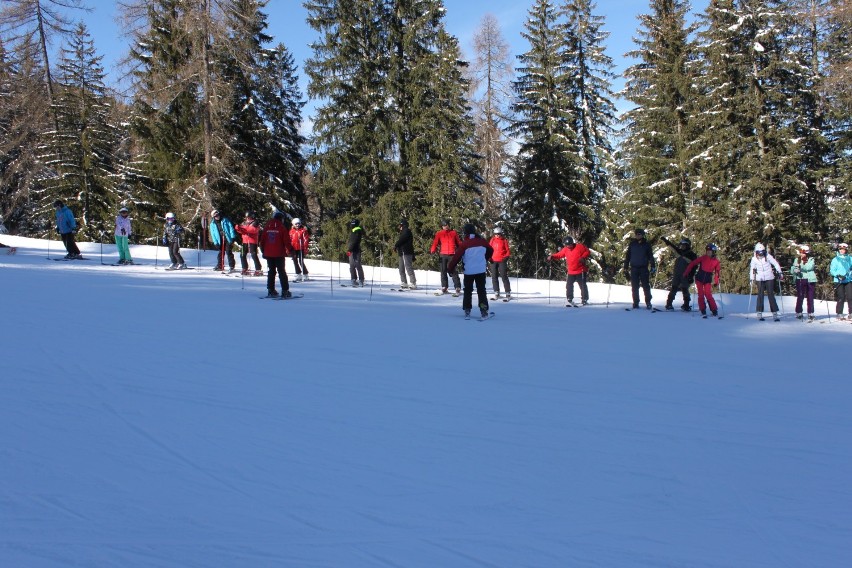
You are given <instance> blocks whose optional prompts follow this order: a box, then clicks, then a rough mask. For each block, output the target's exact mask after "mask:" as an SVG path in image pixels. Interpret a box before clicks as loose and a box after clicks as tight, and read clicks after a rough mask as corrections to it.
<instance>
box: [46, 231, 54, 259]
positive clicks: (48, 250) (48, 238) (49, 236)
mask: <svg viewBox="0 0 852 568" xmlns="http://www.w3.org/2000/svg"><path fill="white" fill-rule="evenodd" d="M52 240H53V238H52V237H51V235H50V233H47V260H50V241H52Z"/></svg>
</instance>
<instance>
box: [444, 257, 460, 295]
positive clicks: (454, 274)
mask: <svg viewBox="0 0 852 568" xmlns="http://www.w3.org/2000/svg"><path fill="white" fill-rule="evenodd" d="M452 259H453V255H451V254H442V255H441V288H443V289H445V290H446V289H447V288H449V286H450V279H449V278H448V276H447V275H449V276H452V278H453V286H455V288H456V290H461V280H460V279H459V273H458V272H457V271H455V270H453V271H452V272H450V271H449V270H447V265H448V264H450V261H451V260H452Z"/></svg>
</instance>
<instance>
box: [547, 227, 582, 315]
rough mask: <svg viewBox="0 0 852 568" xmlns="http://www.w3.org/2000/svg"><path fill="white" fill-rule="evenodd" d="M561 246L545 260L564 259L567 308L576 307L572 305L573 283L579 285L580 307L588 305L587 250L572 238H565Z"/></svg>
mask: <svg viewBox="0 0 852 568" xmlns="http://www.w3.org/2000/svg"><path fill="white" fill-rule="evenodd" d="M562 244H564V245H565V246H564V247H562V249H561V250H560V251H559V252H557V253H555V254H552V255H550V256H549V257H547V260H556V259H557V258H564V259H565V271H566V272H567V277H566V279H567V280H566V283H565V296H566V297H567V298H568V304H566V307H568V306H576V304H575V303H574V283H575V282H576V283H577V284H579V285H580V299H581V301H582V302H583V304H582V305H584V306H585V305H588V303H589V286H588V284H587V281H588V273H589V266H588V262H589V260H588V259H589V255H590V252H589V248H588V247H587V246H586V245H584V244H583V243H577V242H574V238H573V237H565V238H564V239H563V240H562Z"/></svg>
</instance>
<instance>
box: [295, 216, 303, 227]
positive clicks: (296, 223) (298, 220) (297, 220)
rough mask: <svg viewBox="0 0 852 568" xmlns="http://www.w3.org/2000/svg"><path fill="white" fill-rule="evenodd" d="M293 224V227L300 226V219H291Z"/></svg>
mask: <svg viewBox="0 0 852 568" xmlns="http://www.w3.org/2000/svg"><path fill="white" fill-rule="evenodd" d="M293 224H294V225H301V224H302V220H301V219H299V218H298V217H293Z"/></svg>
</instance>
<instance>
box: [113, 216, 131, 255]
mask: <svg viewBox="0 0 852 568" xmlns="http://www.w3.org/2000/svg"><path fill="white" fill-rule="evenodd" d="M130 233H131V230H130V211H128V209H127V207H122V208H121V209H119V210H118V217H116V218H115V247H116V248H117V249H118V263H119V264H133V259H131V258H130V245H129V244H128V239H129V237H130Z"/></svg>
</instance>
